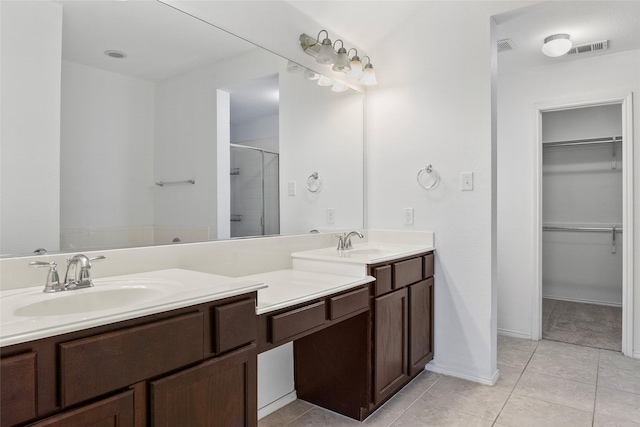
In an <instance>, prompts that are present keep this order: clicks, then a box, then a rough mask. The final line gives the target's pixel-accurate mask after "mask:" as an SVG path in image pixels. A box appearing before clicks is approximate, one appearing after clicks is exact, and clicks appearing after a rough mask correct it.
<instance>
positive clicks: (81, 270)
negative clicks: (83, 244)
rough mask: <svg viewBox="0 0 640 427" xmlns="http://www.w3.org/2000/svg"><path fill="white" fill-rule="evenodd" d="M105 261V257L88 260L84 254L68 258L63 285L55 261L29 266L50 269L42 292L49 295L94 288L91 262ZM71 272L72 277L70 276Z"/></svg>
mask: <svg viewBox="0 0 640 427" xmlns="http://www.w3.org/2000/svg"><path fill="white" fill-rule="evenodd" d="M103 259H105V257H104V256H97V257H94V258H88V257H86V256H85V255H82V254H78V255H74V256H72V257H69V258H67V271H66V272H65V274H64V282H62V283H60V277H59V275H58V268H57V267H58V265H57V264H56V262H55V261H51V262H42V261H34V262H30V263H29V265H30V266H31V267H49V273H48V274H47V282H46V283H45V285H44V290H43V291H42V292H47V293H49V292H60V291H68V290H72V289H82V288H89V287H91V286H93V282H92V281H91V262H92V261H101V260H103ZM70 272H71V275H70V274H69V273H70Z"/></svg>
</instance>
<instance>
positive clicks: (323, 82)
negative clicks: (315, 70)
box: [318, 76, 333, 86]
mask: <svg viewBox="0 0 640 427" xmlns="http://www.w3.org/2000/svg"><path fill="white" fill-rule="evenodd" d="M332 84H333V80H331V79H330V78H329V77H327V76H320V78H319V79H318V86H331V85H332Z"/></svg>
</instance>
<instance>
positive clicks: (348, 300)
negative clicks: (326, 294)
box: [329, 288, 369, 320]
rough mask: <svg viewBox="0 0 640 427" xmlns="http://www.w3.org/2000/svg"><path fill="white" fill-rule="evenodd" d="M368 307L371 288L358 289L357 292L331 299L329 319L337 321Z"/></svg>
mask: <svg viewBox="0 0 640 427" xmlns="http://www.w3.org/2000/svg"><path fill="white" fill-rule="evenodd" d="M368 307H369V288H362V289H358V290H356V291H353V292H349V293H347V294H343V295H338V296H336V297H333V298H331V299H330V300H329V313H330V315H329V318H330V319H331V320H335V319H338V318H340V317H342V316H346V315H347V314H351V313H353V312H356V311H358V310H362V309H363V308H368Z"/></svg>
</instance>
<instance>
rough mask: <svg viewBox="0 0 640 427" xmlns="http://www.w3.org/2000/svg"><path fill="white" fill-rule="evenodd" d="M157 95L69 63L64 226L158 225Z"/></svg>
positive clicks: (65, 74)
mask: <svg viewBox="0 0 640 427" xmlns="http://www.w3.org/2000/svg"><path fill="white" fill-rule="evenodd" d="M154 89H155V88H154V84H153V83H151V82H148V81H145V80H140V79H134V78H131V77H126V76H123V75H120V74H115V73H111V72H107V71H103V70H99V69H96V68H92V67H87V66H85V65H80V64H77V63H73V62H69V61H62V103H61V108H62V116H61V144H60V145H61V148H60V165H61V177H60V186H61V190H60V204H61V206H60V225H61V227H63V228H64V227H88V228H100V227H124V226H144V225H153V200H152V190H153V187H154V181H153V135H154V132H153V124H154Z"/></svg>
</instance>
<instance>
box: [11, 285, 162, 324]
mask: <svg viewBox="0 0 640 427" xmlns="http://www.w3.org/2000/svg"><path fill="white" fill-rule="evenodd" d="M136 282H138V281H126V280H122V281H116V282H106V283H100V284H99V285H98V286H99V287H97V288H96V287H94V288H89V289H79V290H75V291H63V292H60V293H59V294H57V295H55V296H56V298H48V299H44V300H41V301H38V302H34V303H31V304H27V305H24V306H21V307H20V306H19V307H16V309H15V310H14V312H13V314H14V315H15V316H18V317H34V316H61V315H65V314H76V313H87V312H93V311H99V310H109V309H114V308H118V307H126V306H129V305H134V304H140V303H143V302H150V301H153V300H157V299H159V298H162V297H164V296H166V295H167V293H168V292H167V290H166V289H163V288H164V287H165V286H164V285H165V284H161V283H159V282H155V283H136ZM50 296H53V295H50Z"/></svg>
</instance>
